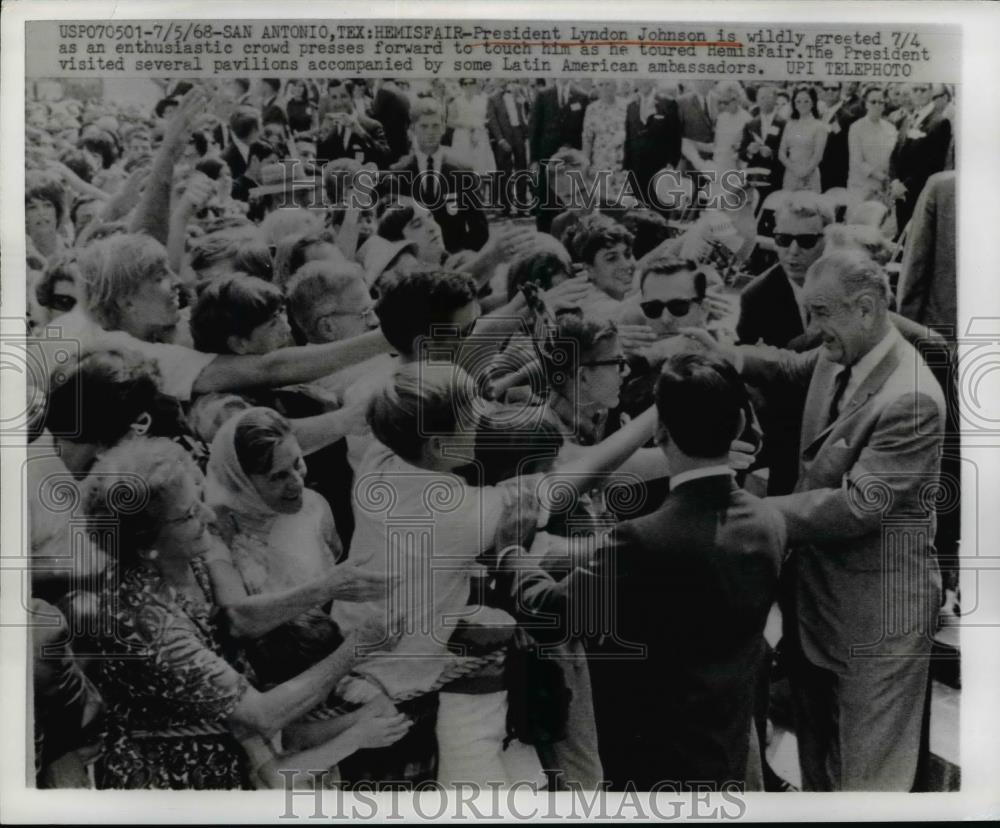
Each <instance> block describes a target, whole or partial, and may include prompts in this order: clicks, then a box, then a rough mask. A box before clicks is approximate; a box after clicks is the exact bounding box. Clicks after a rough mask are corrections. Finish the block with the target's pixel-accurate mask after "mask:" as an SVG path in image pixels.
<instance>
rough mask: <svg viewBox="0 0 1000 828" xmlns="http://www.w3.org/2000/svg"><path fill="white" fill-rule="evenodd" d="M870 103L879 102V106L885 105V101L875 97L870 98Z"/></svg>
mask: <svg viewBox="0 0 1000 828" xmlns="http://www.w3.org/2000/svg"><path fill="white" fill-rule="evenodd" d="M868 103H869V104H878V105H879V106H883V105H884V104H885V101H878V100H875V99H874V98H869V99H868Z"/></svg>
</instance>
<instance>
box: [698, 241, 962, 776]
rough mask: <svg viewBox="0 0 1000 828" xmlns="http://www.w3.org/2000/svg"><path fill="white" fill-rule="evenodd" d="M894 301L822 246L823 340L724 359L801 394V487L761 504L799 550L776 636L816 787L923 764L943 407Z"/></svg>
mask: <svg viewBox="0 0 1000 828" xmlns="http://www.w3.org/2000/svg"><path fill="white" fill-rule="evenodd" d="M890 295H891V293H890V288H889V280H888V277H887V276H886V274H885V271H884V270H883V269H882V268H881V266H879V265H878V264H876V263H875V262H873V261H872V260H871V259H868V258H867V257H866V256H865V255H864V254H863V253H861V252H859V251H853V250H852V251H841V250H838V251H836V252H834V253H828V254H827V255H825V256H824V257H822V258H821V259H819V260H818V261H817V262H816V263H815V264H814V265H813V266H812V267H811V268H810V271H809V278H808V280H807V282H806V288H805V301H806V305H807V307H808V309H809V312H810V319H811V320H812V326H813V327H814V328H815V329H816V330H817V331H818V333H819V334H820V337H821V341H822V346H821V347H819V348H816V349H813V350H812V351H809V352H807V353H802V354H796V353H792V352H789V351H774V350H764V349H759V348H753V347H741V348H739V349H738V350H737V351H735V352H732V351H730V352H729V353H730V357H731V359H733V361H734V362H736V363H738V364H740V366H741V373H742V375H743V377H744V379H746V380H747V381H749V382H751V383H753V384H755V385H759V386H761V387H763V388H766V389H767V390H768V392H769V393H771V394H780V393H783V392H784V391H785V389H787V388H790V387H798V388H801V389H805V391H806V402H805V406H804V409H803V425H802V437H801V442H800V455H799V456H800V467H799V476H798V481H797V483H796V486H795V491H794V492H793V493H792V494H788V495H783V496H779V497H772V498H768V503H769V504H771V505H773V506H774V507H775V508H777V509H778V510H779V511H780V512H781V513H782V515H784V517H785V522H786V525H787V527H788V542H789V545H790V546H791V547H792V550H793V552H792V556H791V558H790V561H789V565H790V567H791V569H790V573H789V574H790V581H791V585H792V600H791V602H790V603H789V604H788V605H786V606H785V607H784V608H783V609H784V620H785V635H784V640H785V645H786V647H785V649H786V653H787V654H788V656H789V658H788V664H789V672H790V677H791V681H792V691H793V706H794V709H795V726H796V736H797V739H798V750H799V764H800V765H801V768H802V781H803V787H804V789H805V790H809V791H839V790H854V791H858V790H865V791H869V790H870V791H902V792H906V791H909V790H910V789H911V787H912V786H913V784H914V780H915V775H916V769H917V759H918V754H919V745H920V734H921V724H922V721H921V720H922V711H923V709H924V703H925V700H926V694H927V692H928V681H927V677H928V667H929V661H930V654H931V643H932V637H933V634H934V631H935V626H934V622H935V621H936V618H937V611H938V606H939V602H940V589H941V576H940V572H939V570H938V564H937V561H936V559H935V554H934V547H933V538H934V531H935V523H936V516H935V513H934V499H933V498H928V496H927V493H928V492H931V491H937V486H938V484H939V478H940V463H941V449H942V439H943V429H944V423H945V405H944V396H943V394H942V392H941V388H940V386H939V385H938V382H937V380H936V379H935V378H934V376H933V374H932V373H931V371H930V369H929V368H928V367H927V365H926V364H925V363H924V361H923V359H922V358H921V357H920V355H919V354H918V353H917V351H916V350H915V349H914V348H913V347H912V346H911V345H910V344H909V343H907V342H906V341H905V340H904V339H903V337H902V335H901V334H900V333H899V331H898V330H897V329H896V327H895V326H894V325H893V324H892V322H891V321H890V318H889V313H888V307H889V298H890ZM703 342H704V344H705V345H706V346H708V347H710V348H716V347H718V346H717V344H716V343H715V342H714V340H711V339H710V338H703Z"/></svg>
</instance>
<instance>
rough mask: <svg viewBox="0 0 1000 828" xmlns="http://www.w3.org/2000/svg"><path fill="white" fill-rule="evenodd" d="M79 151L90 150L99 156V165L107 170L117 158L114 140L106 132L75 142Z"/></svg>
mask: <svg viewBox="0 0 1000 828" xmlns="http://www.w3.org/2000/svg"><path fill="white" fill-rule="evenodd" d="M77 146H78V147H80V148H81V149H85V150H90V152H93V153H96V154H97V155H100V156H101V164H102V165H103V167H104V169H107V168H108V167H110V166H111V165H112V164H114V163H115V161H116V160H117V158H118V151H117V149H116V147H115V141H114V138H112V137H111V136H110V135H109V134H108V133H106V132H99V133H97V134H96V135H88V136H86V137H85V138H81V139H80V140H79V141H78V142H77Z"/></svg>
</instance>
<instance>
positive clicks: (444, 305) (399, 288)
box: [375, 270, 477, 355]
mask: <svg viewBox="0 0 1000 828" xmlns="http://www.w3.org/2000/svg"><path fill="white" fill-rule="evenodd" d="M476 295H477V291H476V285H475V283H474V282H473V281H472V279H471V278H469V277H468V276H466V275H465V274H464V273H455V272H452V271H448V270H418V271H416V272H414V273H411V274H409V275H408V276H403V277H402V278H400V279H399V280H398V281H396V282H392V283H390V284H388V285H387V286H386V287H385V288H384V290H383V292H382V296H381V298H380V299H379V303H378V305H376V307H375V313H376V314H377V315H378V318H379V322H380V323H381V325H382V334H383V335H384V336H385V338H386V339H387V340H389V343H390V344H391V345H392V346H393V347H394V348H395V349H396V350H397V351H399V352H400V353H402V354H407V355H410V354H412V353H413V340H414V339H416V338H417V337H419V336H430V333H431V330H432V329H433V327H434V326H435V325H438V324H441V323H442V322H443V321H444V320H446V319H447V318H448V316H449V315H450V314H452V313H454V312H455V311H456V310H458V309H459V308H463V307H465V306H466V305H468V304H469V303H470V302H473V301H475V299H476Z"/></svg>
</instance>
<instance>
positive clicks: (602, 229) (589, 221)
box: [567, 213, 633, 265]
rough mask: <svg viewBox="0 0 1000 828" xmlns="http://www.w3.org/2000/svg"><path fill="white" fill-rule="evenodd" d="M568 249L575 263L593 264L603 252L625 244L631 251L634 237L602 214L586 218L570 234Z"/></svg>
mask: <svg viewBox="0 0 1000 828" xmlns="http://www.w3.org/2000/svg"><path fill="white" fill-rule="evenodd" d="M567 241H568V242H569V243H568V245H567V247H568V249H569V252H570V255H571V256H572V257H573V261H575V262H582V263H583V264H588V265H589V264H593V263H594V259H595V258H596V257H597V254H598V253H599V252H600V251H601V250H607V249H608V248H611V247H615V246H616V245H619V244H624V245H625V246H626V247H628V248H629V249H630V250H631V248H632V242H633V236H632V234H631V233H630V232H629V231H628V230H627V229H626V228H625V227H624V226H623V225H621V224H619V223H618V222H617V221H615V220H614V219H610V218H608V217H607V216H605V215H603V214H601V213H594V214H592V215H589V216H584V217H583V218H582V219H580V223H579V224H578V225H577V226H576V227H575V228H573V230H572V231H571V232H570V233H569V238H568V239H567Z"/></svg>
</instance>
